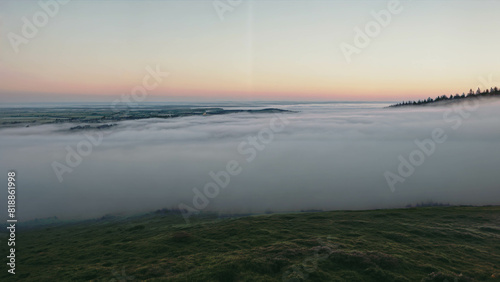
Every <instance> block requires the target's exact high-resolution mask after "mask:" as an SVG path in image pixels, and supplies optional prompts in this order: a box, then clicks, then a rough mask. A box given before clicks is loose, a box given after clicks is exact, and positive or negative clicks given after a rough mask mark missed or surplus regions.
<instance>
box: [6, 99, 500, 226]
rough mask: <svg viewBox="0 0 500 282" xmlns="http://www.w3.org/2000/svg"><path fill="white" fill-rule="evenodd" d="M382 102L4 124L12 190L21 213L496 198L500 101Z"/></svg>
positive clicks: (250, 209) (72, 214) (254, 209)
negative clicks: (80, 124)
mask: <svg viewBox="0 0 500 282" xmlns="http://www.w3.org/2000/svg"><path fill="white" fill-rule="evenodd" d="M262 106H265V105H261V104H259V107H262ZM386 106H387V104H381V103H317V104H313V103H305V104H291V103H289V104H283V105H276V104H274V105H272V107H276V108H281V109H287V110H293V111H295V112H291V113H283V114H248V113H241V114H229V115H218V116H210V115H207V116H193V117H183V118H172V119H147V120H135V121H126V122H120V123H118V125H117V126H116V127H113V128H112V129H110V130H107V131H99V132H101V133H103V137H102V140H100V139H99V136H97V133H96V131H79V132H73V131H69V130H67V129H68V128H70V127H71V126H75V125H74V124H62V125H61V124H59V125H43V126H31V127H28V128H24V127H22V128H7V129H0V156H1V158H2V162H0V168H1V169H0V171H2V172H3V173H2V175H1V176H0V181H1V182H2V183H5V189H4V192H2V193H4V195H6V194H7V188H6V183H7V171H9V170H14V171H16V173H17V184H18V186H17V197H18V198H17V213H18V217H19V218H20V219H21V220H30V219H33V218H44V217H51V216H58V217H59V218H68V219H69V218H90V217H99V216H102V215H105V214H110V213H111V214H114V213H123V212H126V213H131V212H132V213H134V212H142V211H153V210H156V209H160V208H177V207H179V204H182V205H181V207H189V208H190V209H193V210H199V211H201V210H203V211H218V212H222V213H260V212H266V211H274V212H279V211H299V210H309V209H315V210H320V209H322V210H334V209H373V208H393V207H405V206H406V205H408V204H416V203H420V202H431V201H432V202H435V203H449V204H470V205H485V204H500V184H499V183H500V174H499V173H498V168H499V167H500V150H499V145H500V115H499V113H498V107H499V106H500V103H498V102H495V103H493V102H491V101H486V102H483V103H481V104H479V105H476V104H474V103H473V102H469V103H468V104H462V105H455V106H448V107H430V106H427V107H402V108H397V109H395V108H385V107H386ZM84 134H87V136H85V135H84ZM249 138H250V139H249ZM94 139H95V140H94ZM416 140H417V142H415V141H416ZM92 141H93V142H94V144H92ZM89 144H92V148H91V149H89V148H88V145H89ZM417 144H420V146H419V145H417ZM422 144H423V145H422ZM68 146H69V147H68ZM78 146H79V147H78ZM68 148H69V151H68ZM78 151H80V153H78ZM68 152H73V154H74V153H75V152H76V154H78V155H79V156H78V157H75V156H71V157H68V155H71V154H72V153H68ZM82 152H83V154H81V153H82ZM68 160H69V162H68ZM228 168H229V169H228ZM56 171H58V173H56ZM220 171H222V173H219V172H220ZM211 172H213V173H212V176H211V175H210V173H211ZM58 174H59V177H60V178H58ZM214 175H216V176H215V177H214ZM217 175H218V176H217ZM227 176H229V177H230V178H229V179H228V177H227ZM217 177H218V178H217ZM214 178H216V179H217V180H218V181H216V180H214ZM60 179H61V180H62V182H60ZM223 186H225V187H223ZM193 188H196V190H193ZM200 194H201V196H200ZM193 199H194V200H195V203H193ZM6 204H7V203H6V201H1V202H0V208H1V209H2V210H6V208H7V207H6ZM2 216H3V217H5V213H4V214H3V215H2Z"/></svg>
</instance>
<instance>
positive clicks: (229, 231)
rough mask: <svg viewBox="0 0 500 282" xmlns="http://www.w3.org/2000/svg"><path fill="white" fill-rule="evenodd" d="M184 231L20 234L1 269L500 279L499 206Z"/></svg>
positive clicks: (121, 223) (161, 217)
mask: <svg viewBox="0 0 500 282" xmlns="http://www.w3.org/2000/svg"><path fill="white" fill-rule="evenodd" d="M183 223H184V222H183V219H182V217H180V216H178V215H174V214H169V213H166V214H151V215H146V216H142V217H135V218H129V219H126V220H125V219H114V220H113V219H104V220H98V221H91V222H85V223H78V224H72V225H63V226H58V227H48V228H47V227H42V228H36V229H33V230H18V231H17V253H16V256H17V265H16V275H15V277H14V276H13V275H10V274H8V273H7V267H6V265H5V264H4V270H3V271H2V273H1V274H0V280H1V281H8V280H13V281H14V280H24V281H89V280H93V281H136V280H147V281H160V280H162V281H163V280H167V281H303V280H309V281H450V282H451V281H483V280H486V281H489V280H491V281H495V280H497V279H498V277H500V207H445V208H443V207H433V208H416V209H398V210H375V211H352V212H348V211H335V212H318V213H293V214H274V215H261V216H249V217H242V218H233V219H216V218H201V219H198V220H197V221H196V222H194V223H193V224H191V225H185V224H183ZM5 236H6V235H5V233H2V246H1V252H2V256H3V257H4V260H6V259H5V256H6V255H7V244H6V240H5V239H6V237H5ZM4 254H5V256H4ZM495 277H496V278H495Z"/></svg>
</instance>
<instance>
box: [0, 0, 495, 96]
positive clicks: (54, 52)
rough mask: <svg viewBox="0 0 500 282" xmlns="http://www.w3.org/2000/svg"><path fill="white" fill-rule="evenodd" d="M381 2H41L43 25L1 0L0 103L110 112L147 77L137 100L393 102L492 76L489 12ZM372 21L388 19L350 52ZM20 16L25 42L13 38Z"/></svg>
mask: <svg viewBox="0 0 500 282" xmlns="http://www.w3.org/2000/svg"><path fill="white" fill-rule="evenodd" d="M54 1H55V0H42V1H41V2H42V3H52V4H53V3H55V2H54ZM390 2H391V1H374V0H370V1H309V0H308V1H263V0H262V1H242V2H241V3H240V4H238V5H234V6H228V5H229V4H228V2H227V0H221V1H76V0H73V1H69V2H68V3H66V4H57V6H53V5H52V6H50V5H49V6H50V7H51V9H52V11H53V12H52V15H49V16H48V17H47V20H46V22H45V23H44V22H43V20H44V18H43V13H45V12H44V9H43V8H42V7H41V6H40V5H39V4H38V1H17V0H12V1H10V0H7V1H5V0H2V1H1V2H0V103H10V102H16V103H19V102H77V101H99V102H106V101H113V100H114V99H116V98H117V97H122V95H130V94H131V93H132V91H134V89H137V87H140V86H141V85H143V83H144V82H143V81H144V79H145V77H147V76H148V71H147V70H146V68H148V67H149V68H152V69H159V70H161V72H165V73H166V72H168V74H169V75H168V77H164V78H163V79H161V81H157V82H158V83H153V82H154V81H151V83H153V84H154V87H149V88H150V89H148V90H147V93H146V94H145V95H144V97H145V99H144V100H143V101H150V102H153V101H178V100H181V101H220V100H225V101H226V100H338V101H359V100H365V101H378V100H380V101H400V100H408V99H420V98H426V97H428V96H432V97H435V96H437V95H442V94H448V95H449V94H455V93H462V92H467V91H468V89H470V88H476V87H477V86H478V85H480V84H481V79H482V78H483V80H484V78H488V77H489V78H491V77H492V76H493V77H496V75H497V74H498V65H499V63H500V56H498V46H500V37H498V34H497V32H496V30H497V29H498V27H499V26H500V17H498V11H500V1H401V2H399V6H398V7H399V8H398V9H397V10H398V12H390V10H388V5H391V4H390ZM214 3H215V4H216V5H215V4H214ZM214 5H215V6H214ZM217 5H218V6H217ZM216 6H217V7H219V9H224V8H227V10H224V11H223V12H221V10H217V8H216ZM54 7H57V8H54ZM228 7H229V8H228ZM383 10H384V11H388V13H389V15H390V20H387V21H386V22H384V23H383V24H378V28H379V29H378V30H376V31H377V32H376V33H375V34H374V35H373V36H372V37H368V38H369V42H368V44H365V45H364V46H362V45H359V44H358V45H357V44H356V43H355V36H356V34H358V33H357V32H356V28H359V29H360V30H365V28H366V27H367V26H370V25H371V26H372V27H373V26H376V25H373V22H374V20H375V18H374V16H373V13H377V14H380V13H382V14H384V11H383ZM381 11H382V12H381ZM37 16H38V17H37ZM34 17H35V19H34ZM23 18H26V19H27V21H29V22H30V23H33V22H34V21H37V20H38V23H41V24H39V25H38V28H37V31H36V32H32V33H31V34H29V33H23V29H25V31H26V29H27V28H26V26H27V25H29V24H27V23H26V22H25V21H23ZM386 19H387V18H386ZM26 34H27V35H28V36H25V35H26ZM28 37H29V38H28ZM13 38H15V39H13ZM20 38H22V39H20ZM19 42H22V43H19ZM346 44H347V45H349V46H352V47H353V48H357V52H356V53H354V54H352V55H351V56H350V60H347V59H346V55H345V53H344V52H343V51H342V48H341V46H347V45H346ZM16 49H17V50H16ZM350 50H352V49H350ZM16 51H17V52H16ZM493 79H495V78H493ZM497 80H499V81H500V77H499V78H497ZM489 82H491V79H490V81H489ZM151 83H150V85H151ZM482 84H483V85H484V82H483V83H482ZM490 86H494V85H493V84H492V85H488V87H490ZM498 86H500V83H498Z"/></svg>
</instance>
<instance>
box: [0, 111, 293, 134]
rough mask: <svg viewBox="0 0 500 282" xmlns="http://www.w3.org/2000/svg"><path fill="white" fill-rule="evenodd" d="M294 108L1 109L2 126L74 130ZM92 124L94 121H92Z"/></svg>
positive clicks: (263, 112)
mask: <svg viewBox="0 0 500 282" xmlns="http://www.w3.org/2000/svg"><path fill="white" fill-rule="evenodd" d="M287 112H292V111H288V110H282V109H277V108H266V109H231V108H229V109H223V108H214V107H213V108H198V107H189V106H182V107H178V106H160V105H158V106H147V107H135V108H128V107H121V108H111V107H99V106H91V107H56V108H41V107H40V108H5V109H2V111H1V112H0V128H5V127H22V126H24V127H29V126H31V125H42V124H55V123H76V124H79V125H78V126H75V127H72V128H71V129H70V130H73V131H79V130H90V129H98V130H100V129H108V128H110V127H112V126H115V125H116V124H115V122H119V121H124V120H138V119H148V118H162V119H167V118H177V117H187V116H213V115H226V114H238V113H251V114H270V113H271V114H272V113H287ZM91 124H92V125H91Z"/></svg>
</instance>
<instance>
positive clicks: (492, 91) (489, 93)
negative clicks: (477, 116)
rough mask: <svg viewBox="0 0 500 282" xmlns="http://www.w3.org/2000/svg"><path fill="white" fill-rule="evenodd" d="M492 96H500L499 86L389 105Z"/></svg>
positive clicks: (401, 105) (435, 103)
mask: <svg viewBox="0 0 500 282" xmlns="http://www.w3.org/2000/svg"><path fill="white" fill-rule="evenodd" d="M490 97H496V98H500V90H499V89H498V87H492V88H490V89H486V90H485V91H481V89H479V88H478V89H477V90H476V92H474V91H473V90H472V89H470V90H469V93H468V94H465V93H462V95H460V94H458V93H457V94H455V95H450V96H446V95H442V96H438V97H436V98H435V99H432V98H431V97H429V98H427V99H425V100H418V101H403V102H401V103H397V104H394V105H391V106H389V107H392V108H393V107H403V106H427V105H445V104H449V103H455V102H461V101H465V100H468V99H480V98H490Z"/></svg>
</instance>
